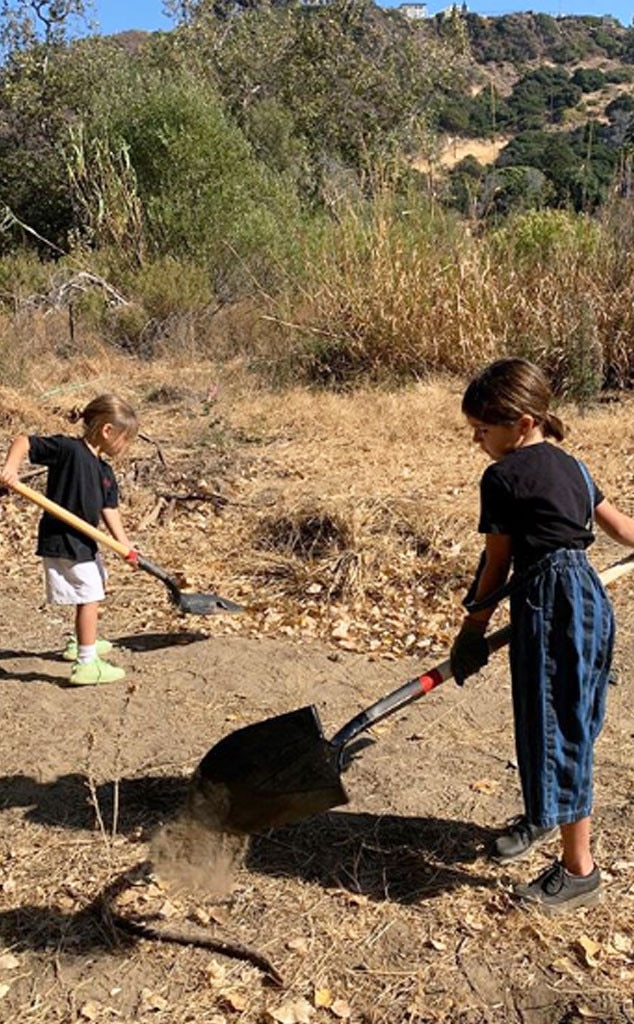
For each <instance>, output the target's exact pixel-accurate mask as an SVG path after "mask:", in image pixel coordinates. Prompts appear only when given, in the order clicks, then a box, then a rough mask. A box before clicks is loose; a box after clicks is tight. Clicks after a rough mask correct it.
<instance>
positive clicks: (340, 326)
mask: <svg viewBox="0 0 634 1024" xmlns="http://www.w3.org/2000/svg"><path fill="white" fill-rule="evenodd" d="M633 242H634V214H633V212H632V210H631V208H630V207H629V206H628V205H627V204H625V203H622V202H620V201H617V200H615V201H614V202H613V203H612V204H611V205H610V206H609V207H608V208H606V210H605V211H604V214H603V216H602V218H601V219H599V220H592V219H590V218H588V217H585V216H581V215H576V214H572V213H567V212H564V211H552V210H544V211H531V212H529V213H526V214H523V215H520V216H517V217H515V218H512V219H510V220H508V221H507V222H505V223H504V224H503V225H502V226H501V227H498V228H496V229H494V230H489V231H481V232H479V233H475V232H474V231H473V230H472V228H471V227H470V225H469V224H467V223H466V222H464V221H458V220H456V219H455V218H454V217H453V216H451V215H449V214H447V213H446V212H444V211H442V210H438V209H434V208H430V207H429V206H428V205H426V204H424V203H422V202H421V200H420V198H415V199H414V201H413V202H412V203H411V204H404V203H403V201H402V200H401V201H397V200H396V199H395V197H394V196H393V195H389V194H388V195H384V196H383V197H381V198H380V199H377V200H376V201H375V202H374V204H373V205H372V206H371V207H370V208H369V210H366V211H365V212H363V213H362V212H360V211H359V209H358V208H356V209H350V210H349V211H348V212H347V213H346V214H345V215H344V216H342V218H341V219H340V221H339V223H338V225H337V227H336V228H335V229H334V230H333V231H332V232H331V233H330V234H329V235H328V237H327V239H326V241H325V243H324V244H323V245H322V246H321V248H320V250H319V252H318V254H317V255H316V256H315V257H314V258H313V260H312V273H311V277H310V279H309V280H308V281H307V282H305V284H304V287H303V289H302V291H301V294H300V295H298V294H297V292H294V293H293V294H292V295H291V296H287V297H286V305H285V306H284V307H282V306H280V305H279V304H278V305H277V309H278V323H279V326H280V330H281V332H282V333H283V334H284V335H285V339H286V346H287V351H286V354H287V357H288V359H289V360H290V362H291V363H293V364H294V365H295V366H296V367H301V370H302V372H303V373H305V374H306V375H307V376H308V377H309V378H310V379H313V380H318V381H320V382H326V383H334V384H338V385H341V384H344V383H348V384H349V383H350V382H354V381H357V380H359V379H360V378H364V379H371V380H385V379H391V380H398V379H400V380H402V379H412V378H414V379H422V378H426V377H428V376H429V375H430V374H434V373H438V372H449V373H461V374H464V373H469V372H472V371H473V370H474V369H475V368H476V367H477V366H478V365H481V364H482V363H483V362H486V361H487V360H489V359H491V358H493V357H496V356H499V355H502V354H505V353H514V354H522V355H525V356H527V357H529V358H533V359H535V360H536V361H538V362H540V363H541V364H542V365H543V366H544V367H545V368H546V369H547V370H548V372H549V373H550V374H551V377H552V379H553V382H554V384H555V387H556V389H557V390H558V392H559V393H561V394H563V395H565V396H567V397H572V398H575V399H577V400H579V401H581V402H584V401H586V400H587V399H588V398H591V397H593V396H594V395H596V394H597V392H598V391H599V389H600V388H601V387H602V386H603V385H604V384H605V383H609V384H619V385H626V384H628V383H629V380H630V379H631V376H632V371H633V369H634V363H633V355H632V345H631V339H632V331H633V328H634V321H633V317H634V313H633V309H634V306H633V303H632V299H633V297H634V294H633V287H634V286H633V281H634V273H633V271H634V244H633ZM278 352H279V344H278Z"/></svg>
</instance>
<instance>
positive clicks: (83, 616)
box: [75, 601, 99, 647]
mask: <svg viewBox="0 0 634 1024" xmlns="http://www.w3.org/2000/svg"><path fill="white" fill-rule="evenodd" d="M98 619H99V602H98V601H91V602H90V604H78V605H77V606H76V611H75V632H76V633H77V643H78V644H81V645H82V647H83V646H86V647H87V646H89V645H92V644H96V643H97V622H98Z"/></svg>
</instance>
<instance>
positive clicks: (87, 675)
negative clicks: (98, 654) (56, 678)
mask: <svg viewBox="0 0 634 1024" xmlns="http://www.w3.org/2000/svg"><path fill="white" fill-rule="evenodd" d="M119 679H125V669H123V668H117V666H116V665H111V664H110V662H109V661H102V660H101V658H94V659H93V660H92V661H86V662H84V663H83V664H80V662H78V661H76V662H75V664H74V665H73V670H72V672H71V674H70V685H71V686H98V685H99V684H100V683H116V682H118V680H119Z"/></svg>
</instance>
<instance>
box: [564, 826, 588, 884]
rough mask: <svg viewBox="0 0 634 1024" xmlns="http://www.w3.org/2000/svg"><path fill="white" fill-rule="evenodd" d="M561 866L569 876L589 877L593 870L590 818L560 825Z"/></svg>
mask: <svg viewBox="0 0 634 1024" xmlns="http://www.w3.org/2000/svg"><path fill="white" fill-rule="evenodd" d="M560 828H561V842H562V845H563V856H562V860H563V864H564V867H565V869H566V871H569V872H570V874H571V875H589V874H590V872H591V871H592V870H593V869H594V860H593V858H592V853H591V850H590V817H589V816H588V817H587V818H581V819H580V820H579V821H573V822H571V823H570V824H568V825H561V826H560Z"/></svg>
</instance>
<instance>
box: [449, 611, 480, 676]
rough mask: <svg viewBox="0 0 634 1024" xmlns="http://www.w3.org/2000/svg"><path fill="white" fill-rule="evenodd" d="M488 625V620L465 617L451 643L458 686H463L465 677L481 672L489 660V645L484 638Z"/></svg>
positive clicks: (452, 661) (450, 656)
mask: <svg viewBox="0 0 634 1024" xmlns="http://www.w3.org/2000/svg"><path fill="white" fill-rule="evenodd" d="M486 627H487V624H486V622H474V621H473V620H472V619H465V620H464V622H463V624H462V627H461V629H460V632H459V633H458V635H457V636H456V639H455V640H454V642H453V644H452V645H451V653H450V655H449V661H450V664H451V674H452V676H453V677H454V679H455V680H456V682H457V684H458V686H462V684H463V683H464V681H465V679H468V678H469V676H472V675H474V674H475V673H476V672H479V671H480V669H481V668H483V666H484V665H486V664H487V663H488V661H489V645H488V643H487V642H486V640H485V638H484V632H485V630H486Z"/></svg>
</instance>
